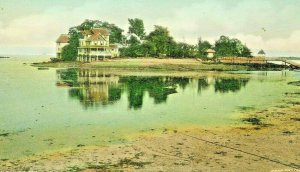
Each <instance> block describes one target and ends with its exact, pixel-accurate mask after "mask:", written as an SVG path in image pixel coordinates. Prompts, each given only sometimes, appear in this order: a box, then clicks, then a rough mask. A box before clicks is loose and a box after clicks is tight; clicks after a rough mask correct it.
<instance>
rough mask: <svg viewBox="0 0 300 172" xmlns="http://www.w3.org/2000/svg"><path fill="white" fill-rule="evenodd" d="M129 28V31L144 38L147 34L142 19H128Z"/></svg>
mask: <svg viewBox="0 0 300 172" xmlns="http://www.w3.org/2000/svg"><path fill="white" fill-rule="evenodd" d="M128 22H129V28H128V30H129V31H128V33H133V34H136V35H137V36H138V37H140V38H141V39H143V38H144V37H145V36H146V33H145V27H144V22H143V20H141V19H138V18H135V19H128Z"/></svg>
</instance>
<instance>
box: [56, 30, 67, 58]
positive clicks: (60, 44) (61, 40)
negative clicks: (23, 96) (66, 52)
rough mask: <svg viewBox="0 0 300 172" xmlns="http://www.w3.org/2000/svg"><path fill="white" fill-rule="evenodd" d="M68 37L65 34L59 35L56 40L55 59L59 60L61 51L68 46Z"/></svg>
mask: <svg viewBox="0 0 300 172" xmlns="http://www.w3.org/2000/svg"><path fill="white" fill-rule="evenodd" d="M69 40H70V37H69V35H67V34H61V35H60V36H59V37H58V39H57V40H56V57H57V58H61V57H62V56H61V53H62V49H63V48H64V47H65V46H66V45H68V44H69Z"/></svg>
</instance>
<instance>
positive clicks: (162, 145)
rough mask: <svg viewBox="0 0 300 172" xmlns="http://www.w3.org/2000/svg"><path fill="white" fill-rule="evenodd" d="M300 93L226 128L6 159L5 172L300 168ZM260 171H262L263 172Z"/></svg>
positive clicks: (158, 133) (166, 132)
mask: <svg viewBox="0 0 300 172" xmlns="http://www.w3.org/2000/svg"><path fill="white" fill-rule="evenodd" d="M297 100H299V94H298V93H287V98H286V101H284V102H283V103H281V104H278V106H275V107H270V108H268V109H264V110H259V111H248V112H245V113H243V115H242V116H240V119H241V120H243V121H244V122H245V123H244V124H237V125H231V126H226V127H200V126H191V127H190V128H165V129H163V130H155V129H153V130H149V131H143V132H141V133H138V134H136V135H134V136H132V142H131V143H127V144H115V145H110V146H93V147H88V146H85V145H78V148H77V149H72V150H71V149H70V150H67V149H66V150H61V151H56V152H49V153H48V154H43V155H35V156H32V157H28V158H26V159H21V160H17V161H10V160H5V159H2V160H1V161H0V164H1V169H2V170H8V171H14V170H33V171H119V170H124V171H132V170H133V171H283V170H290V171H292V170H294V171H297V170H299V169H300V164H299V162H300V159H299V157H300V153H299V152H300V151H299V147H300V143H299V140H300V139H299V130H300V127H299V126H300V118H299V113H300V104H299V102H298V101H297ZM258 169H259V170H258Z"/></svg>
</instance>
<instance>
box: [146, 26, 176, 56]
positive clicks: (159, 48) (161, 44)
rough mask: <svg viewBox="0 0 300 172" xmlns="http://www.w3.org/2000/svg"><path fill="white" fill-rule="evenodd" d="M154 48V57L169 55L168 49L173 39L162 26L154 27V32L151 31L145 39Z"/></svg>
mask: <svg viewBox="0 0 300 172" xmlns="http://www.w3.org/2000/svg"><path fill="white" fill-rule="evenodd" d="M146 40H147V41H149V42H150V43H151V44H153V45H154V47H155V50H156V52H155V55H156V56H159V55H161V54H165V55H170V49H171V46H172V44H173V43H174V40H173V37H171V36H170V33H169V31H168V29H167V28H165V27H162V26H157V25H156V26H154V31H152V32H151V33H150V34H149V35H148V36H147V38H146Z"/></svg>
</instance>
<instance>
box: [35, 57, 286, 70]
mask: <svg viewBox="0 0 300 172" xmlns="http://www.w3.org/2000/svg"><path fill="white" fill-rule="evenodd" d="M33 66H36V67H54V68H69V67H75V68H118V69H128V70H162V71H167V70H175V71H239V70H242V71H254V70H255V71H257V70H282V69H283V66H280V65H272V64H240V65H238V64H222V63H212V62H201V61H198V60H196V59H154V58H137V59H113V60H106V61H100V62H91V63H81V62H55V63H54V62H41V63H34V64H33Z"/></svg>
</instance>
